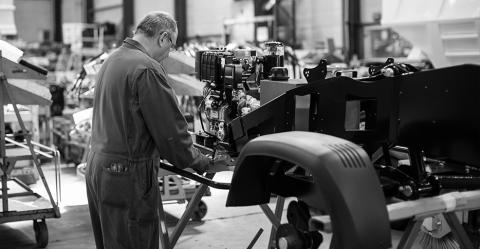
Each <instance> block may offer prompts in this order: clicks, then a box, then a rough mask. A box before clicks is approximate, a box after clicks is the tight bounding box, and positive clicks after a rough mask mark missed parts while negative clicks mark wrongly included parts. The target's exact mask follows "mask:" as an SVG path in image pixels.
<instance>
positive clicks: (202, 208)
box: [192, 201, 208, 221]
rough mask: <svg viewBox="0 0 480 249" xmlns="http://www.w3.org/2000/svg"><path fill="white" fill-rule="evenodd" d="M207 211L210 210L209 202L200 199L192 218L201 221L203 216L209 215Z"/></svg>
mask: <svg viewBox="0 0 480 249" xmlns="http://www.w3.org/2000/svg"><path fill="white" fill-rule="evenodd" d="M207 211H208V208H207V204H206V203H205V202H204V201H200V202H199V203H198V206H197V208H196V209H195V211H193V215H192V220H193V221H201V220H202V219H203V217H205V215H207Z"/></svg>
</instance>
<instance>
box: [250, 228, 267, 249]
mask: <svg viewBox="0 0 480 249" xmlns="http://www.w3.org/2000/svg"><path fill="white" fill-rule="evenodd" d="M262 233H263V229H262V228H260V229H258V232H257V234H255V237H253V239H252V242H250V244H248V246H247V249H252V248H253V246H254V245H255V243H257V240H258V238H260V235H262Z"/></svg>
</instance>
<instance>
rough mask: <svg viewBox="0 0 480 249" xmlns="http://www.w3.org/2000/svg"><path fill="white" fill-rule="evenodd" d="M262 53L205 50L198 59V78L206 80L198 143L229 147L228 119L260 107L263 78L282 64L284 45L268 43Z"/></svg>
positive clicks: (198, 54) (197, 56)
mask: <svg viewBox="0 0 480 249" xmlns="http://www.w3.org/2000/svg"><path fill="white" fill-rule="evenodd" d="M265 46H266V48H265V50H264V51H263V54H261V55H259V54H257V51H256V50H250V49H236V50H231V51H229V50H223V49H222V50H204V51H198V52H197V54H196V59H195V71H196V75H197V78H198V79H199V80H201V81H203V82H205V87H204V91H203V100H202V102H201V104H200V113H201V114H204V115H205V122H203V121H204V120H203V118H202V117H201V124H202V130H203V132H201V133H200V134H197V137H196V140H197V143H198V144H201V145H204V146H207V147H210V148H213V147H215V146H216V145H222V146H223V147H224V148H226V149H227V150H229V148H230V143H229V139H230V137H229V135H228V129H227V126H228V124H229V122H230V121H231V120H233V119H235V118H237V117H239V116H243V115H245V114H247V113H249V112H251V111H253V110H255V109H257V108H258V107H259V106H260V101H259V98H260V80H262V79H266V78H268V77H269V76H270V72H271V70H272V68H276V67H282V66H283V53H284V48H283V44H282V43H280V42H267V43H266V44H265Z"/></svg>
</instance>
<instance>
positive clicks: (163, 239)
mask: <svg viewBox="0 0 480 249" xmlns="http://www.w3.org/2000/svg"><path fill="white" fill-rule="evenodd" d="M158 220H159V223H160V224H159V226H160V227H159V229H160V245H161V246H162V247H161V248H162V249H171V248H173V247H170V240H169V239H168V230H167V224H166V222H167V218H166V217H165V210H164V209H163V203H162V195H161V194H159V197H158Z"/></svg>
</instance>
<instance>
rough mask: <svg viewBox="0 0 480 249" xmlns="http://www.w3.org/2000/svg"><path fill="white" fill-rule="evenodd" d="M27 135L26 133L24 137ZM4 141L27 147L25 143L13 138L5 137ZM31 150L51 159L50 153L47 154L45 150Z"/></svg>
mask: <svg viewBox="0 0 480 249" xmlns="http://www.w3.org/2000/svg"><path fill="white" fill-rule="evenodd" d="M27 136H28V135H25V138H26V137H27ZM5 141H7V142H9V143H12V144H15V145H17V146H20V147H22V148H24V149H28V146H27V145H25V144H22V143H19V142H17V141H15V140H13V139H10V138H5ZM32 144H33V143H32ZM33 151H35V152H37V153H38V154H40V155H42V156H44V157H46V158H49V159H52V158H53V156H52V155H50V154H47V153H45V152H42V151H40V150H36V149H33Z"/></svg>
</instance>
